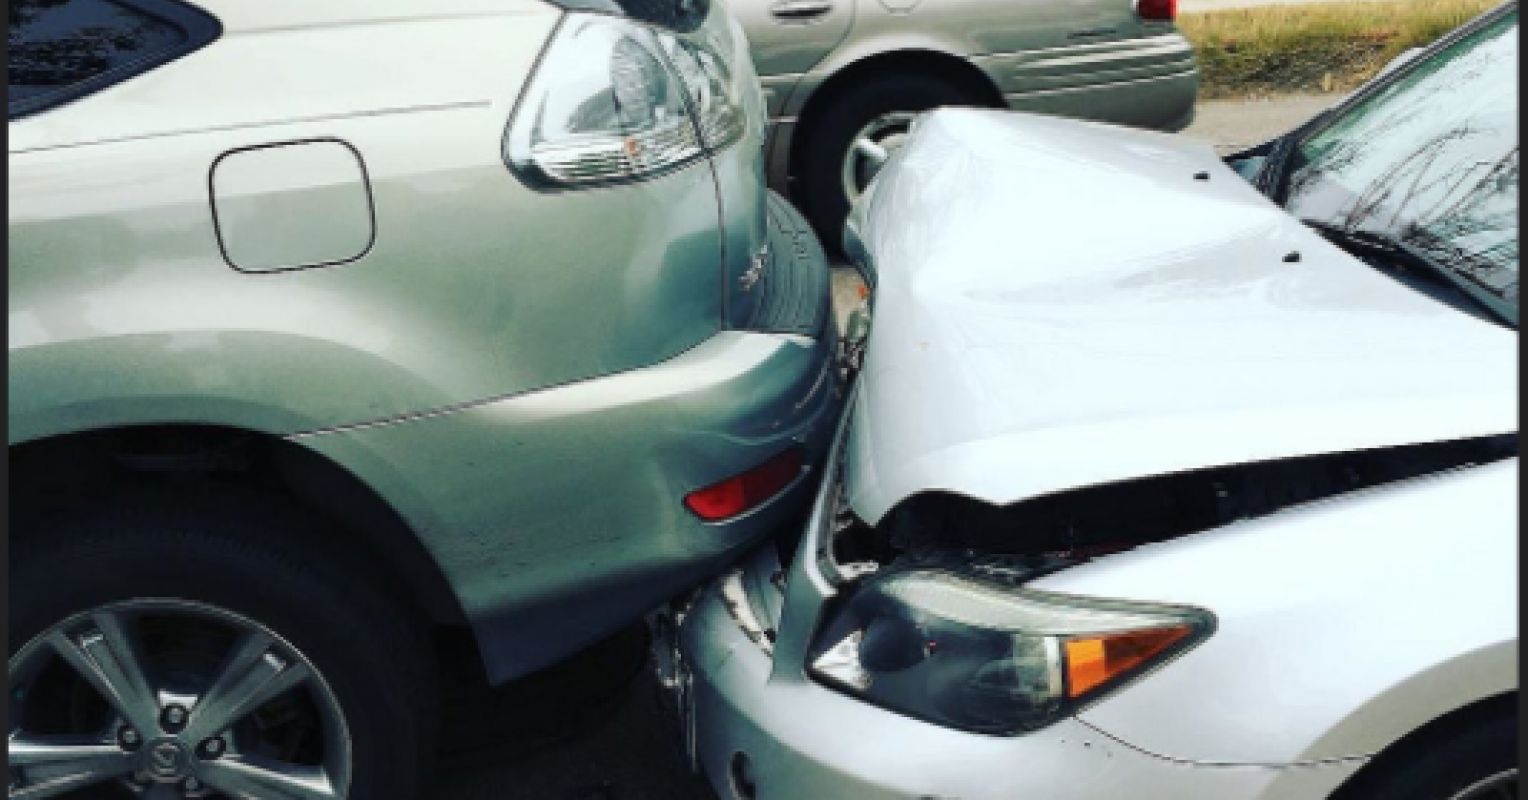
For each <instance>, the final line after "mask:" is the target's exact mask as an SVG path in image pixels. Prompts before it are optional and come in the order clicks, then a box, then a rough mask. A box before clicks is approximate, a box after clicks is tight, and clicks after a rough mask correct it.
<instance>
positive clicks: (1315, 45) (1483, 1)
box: [1178, 0, 1501, 98]
mask: <svg viewBox="0 0 1528 800" xmlns="http://www.w3.org/2000/svg"><path fill="white" fill-rule="evenodd" d="M1500 1H1501V0H1380V1H1378V2H1364V1H1360V0H1352V1H1350V2H1340V3H1321V4H1315V5H1282V6H1262V7H1257V8H1245V9H1232V10H1226V11H1210V12H1204V13H1199V14H1183V15H1180V16H1179V18H1178V27H1179V29H1180V30H1182V31H1183V34H1184V35H1185V36H1187V37H1188V38H1189V41H1191V42H1193V43H1194V49H1195V51H1196V55H1197V56H1198V59H1199V69H1200V71H1201V73H1202V75H1203V78H1204V83H1203V85H1202V86H1201V88H1200V97H1204V98H1224V97H1248V96H1258V95H1267V94H1277V93H1284V92H1320V91H1328V92H1330V91H1343V90H1347V89H1351V88H1353V87H1354V86H1357V85H1358V84H1360V83H1363V82H1364V81H1365V80H1368V79H1369V78H1370V77H1371V76H1373V75H1374V73H1375V72H1378V71H1379V69H1380V68H1381V67H1383V66H1384V65H1385V63H1386V62H1388V61H1389V60H1390V59H1392V58H1394V57H1395V56H1396V55H1398V54H1400V53H1401V52H1403V51H1405V50H1406V49H1407V48H1411V47H1418V46H1421V45H1426V44H1428V43H1430V42H1432V41H1433V40H1434V39H1437V38H1438V37H1439V36H1442V35H1443V34H1445V33H1447V32H1449V31H1450V30H1453V29H1454V28H1456V27H1458V26H1459V25H1461V24H1463V23H1464V22H1466V21H1468V20H1469V19H1471V18H1472V17H1474V16H1476V15H1477V14H1480V13H1481V12H1483V11H1485V10H1486V9H1488V8H1491V7H1493V6H1496V5H1498V4H1499V3H1500Z"/></svg>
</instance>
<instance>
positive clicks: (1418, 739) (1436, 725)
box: [1330, 689, 1518, 800]
mask: <svg viewBox="0 0 1528 800" xmlns="http://www.w3.org/2000/svg"><path fill="white" fill-rule="evenodd" d="M1517 706H1518V693H1517V690H1515V689H1514V690H1512V691H1509V692H1501V693H1499V694H1494V695H1490V696H1487V697H1483V698H1481V699H1479V700H1476V701H1475V702H1473V703H1469V704H1467V705H1464V706H1461V707H1459V708H1456V709H1454V710H1452V711H1450V712H1448V713H1446V714H1443V715H1442V716H1439V717H1436V718H1434V719H1432V720H1431V721H1429V722H1427V723H1426V724H1424V725H1422V726H1421V727H1420V728H1417V729H1416V730H1413V731H1411V732H1410V733H1407V734H1406V735H1405V736H1402V737H1401V738H1399V739H1397V740H1395V741H1394V742H1392V743H1391V744H1390V745H1389V746H1387V747H1386V748H1385V749H1384V750H1381V751H1380V752H1379V753H1377V754H1375V756H1374V757H1373V758H1371V759H1370V760H1369V762H1368V763H1367V764H1364V765H1363V767H1362V768H1360V769H1359V770H1358V771H1357V772H1355V773H1353V775H1351V776H1350V777H1349V778H1348V779H1347V780H1346V781H1343V783H1342V785H1340V786H1338V787H1337V790H1336V791H1334V792H1332V794H1331V797H1330V800H1356V799H1357V798H1362V797H1367V796H1369V794H1367V793H1366V790H1367V789H1368V787H1369V785H1370V784H1371V783H1373V782H1375V781H1377V780H1379V779H1380V778H1382V777H1384V776H1385V775H1386V774H1388V773H1389V772H1391V771H1392V770H1395V769H1399V768H1401V767H1404V766H1405V765H1407V764H1410V763H1413V762H1415V761H1416V760H1417V759H1418V758H1420V757H1421V756H1424V755H1426V754H1427V753H1429V752H1431V751H1433V750H1434V749H1436V748H1437V747H1438V746H1439V745H1440V744H1441V743H1443V742H1447V741H1450V740H1451V739H1453V738H1455V737H1457V736H1460V735H1462V734H1463V733H1464V732H1466V731H1469V730H1471V729H1474V728H1477V727H1480V726H1483V725H1488V724H1491V723H1499V722H1504V721H1506V720H1510V719H1512V718H1514V717H1516V716H1517Z"/></svg>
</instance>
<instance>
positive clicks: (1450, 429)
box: [847, 108, 1517, 524]
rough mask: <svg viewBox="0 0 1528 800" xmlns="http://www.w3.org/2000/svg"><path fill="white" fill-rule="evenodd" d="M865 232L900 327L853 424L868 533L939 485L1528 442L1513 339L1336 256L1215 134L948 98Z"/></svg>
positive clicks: (1028, 487)
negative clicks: (1223, 155) (1521, 433)
mask: <svg viewBox="0 0 1528 800" xmlns="http://www.w3.org/2000/svg"><path fill="white" fill-rule="evenodd" d="M1196 175H1197V176H1201V177H1196ZM1018 187H1024V190H1022V191H1020V190H1018ZM997 198H1000V200H999V199H997ZM851 224H852V225H853V226H854V227H855V228H856V230H857V231H858V233H857V235H858V236H859V237H861V239H862V244H861V245H860V246H855V245H852V244H851V246H850V248H849V249H850V251H851V252H855V251H859V250H865V251H868V252H870V253H873V254H874V256H873V258H874V264H873V269H874V272H875V275H876V282H877V285H876V291H875V295H874V298H873V302H874V306H875V307H874V316H875V318H876V319H877V320H882V321H885V320H891V321H892V322H888V323H886V324H877V325H875V326H874V327H873V329H872V331H871V334H870V339H869V344H868V349H867V355H866V361H865V366H864V370H863V372H862V374H861V376H860V380H861V381H862V383H863V390H862V391H861V392H860V393H859V397H858V400H857V402H856V405H855V407H854V408H853V412H852V413H853V414H854V415H855V417H856V419H857V424H856V425H855V426H854V429H853V432H852V433H851V434H850V441H849V467H848V477H847V484H848V493H849V500H850V503H851V505H852V506H853V508H854V510H855V511H856V513H858V514H859V515H860V517H861V518H862V519H864V520H865V521H866V522H869V523H871V524H874V523H876V522H878V521H880V519H881V518H882V517H883V516H884V515H885V514H886V513H887V511H888V510H890V509H891V508H892V507H893V506H895V505H896V504H897V503H898V502H899V501H901V500H903V499H905V498H907V497H909V496H911V495H913V494H916V493H919V492H925V491H930V490H944V491H950V492H957V493H960V494H964V495H968V496H971V497H974V498H976V499H979V500H984V501H987V502H990V503H995V504H1009V503H1014V502H1017V501H1020V500H1023V499H1026V498H1031V497H1035V496H1039V495H1043V494H1049V493H1053V492H1057V491H1062V490H1066V489H1072V488H1077V487H1082V486H1089V485H1096V484H1102V483H1108V482H1112V481H1117V480H1122V479H1127V478H1133V477H1139V476H1146V475H1156V474H1163V473H1169V472H1176V471H1181V470H1189V469H1195V468H1200V467H1210V466H1217V465H1224V464H1235V463H1242V462H1249V461H1261V460H1269V459H1278V458H1285V457H1291V456H1297V455H1310V454H1318V453H1328V452H1342V451H1348V450H1358V449H1365V448H1375V447H1384V446H1388V445H1397V444H1405V443H1416V442H1428V441H1443V440H1450V439H1458V438H1466V437H1472V436H1480V435H1488V434H1496V433H1506V432H1511V431H1515V430H1517V336H1516V335H1515V333H1514V332H1513V331H1510V330H1507V329H1504V328H1501V327H1500V326H1498V325H1495V324H1493V323H1491V322H1488V321H1485V320H1482V319H1477V318H1475V317H1472V316H1469V315H1467V314H1463V313H1460V312H1459V311H1458V310H1457V309H1455V308H1453V307H1450V306H1448V305H1445V304H1442V303H1439V302H1437V301H1436V300H1433V299H1431V298H1429V297H1426V296H1424V295H1422V294H1420V293H1419V292H1417V291H1416V290H1414V289H1411V288H1408V287H1406V286H1403V285H1401V284H1400V283H1397V282H1396V281H1394V280H1393V279H1391V278H1389V277H1387V276H1386V275H1384V274H1383V273H1381V272H1379V271H1376V270H1375V269H1373V268H1371V267H1369V266H1367V265H1365V264H1363V263H1362V262H1360V261H1359V260H1357V259H1356V258H1354V257H1353V256H1351V255H1349V254H1347V253H1346V252H1344V251H1342V250H1340V249H1338V248H1337V247H1335V246H1333V245H1331V244H1329V243H1328V242H1326V241H1325V240H1324V239H1323V238H1321V237H1320V236H1319V235H1317V234H1316V233H1314V232H1312V231H1311V230H1309V229H1308V228H1306V227H1305V226H1304V225H1302V224H1301V223H1300V222H1299V221H1298V220H1295V219H1293V218H1292V217H1290V216H1289V215H1288V214H1287V213H1286V212H1285V211H1284V210H1283V209H1281V208H1279V207H1278V206H1276V205H1274V204H1273V203H1271V202H1269V201H1268V199H1267V198H1265V197H1264V196H1263V195H1261V194H1259V193H1258V192H1257V191H1256V190H1255V189H1253V188H1252V187H1251V186H1250V185H1248V184H1247V183H1246V182H1245V181H1243V180H1242V179H1241V178H1240V177H1239V176H1237V175H1236V174H1235V173H1234V172H1232V171H1231V170H1230V169H1229V168H1228V167H1226V166H1225V165H1224V164H1223V163H1222V162H1221V161H1220V160H1219V159H1218V158H1217V157H1216V155H1215V153H1214V151H1213V150H1212V149H1211V148H1210V147H1208V146H1206V145H1203V144H1200V143H1197V142H1193V141H1188V140H1185V139H1183V138H1180V137H1174V136H1171V135H1167V134H1160V133H1154V132H1148V131H1139V130H1131V129H1125V128H1117V127H1112V126H1107V125H1102V124H1097V123H1085V122H1078V121H1074V120H1064V119H1056V118H1051V117H1043V116H1038V115H1028V114H1011V113H1004V112H997V111H988V110H978V109H962V108H946V109H939V110H936V111H934V112H931V113H930V114H928V115H927V116H925V117H924V118H923V119H922V121H921V123H920V124H919V125H918V126H917V127H916V128H915V129H914V130H913V133H912V135H911V137H910V138H909V140H908V142H907V145H906V146H905V147H904V149H903V150H902V151H901V152H899V153H898V154H896V155H895V156H894V157H893V159H892V161H891V162H889V164H888V166H887V168H886V170H885V171H884V173H883V174H882V175H881V176H880V177H878V178H877V180H876V183H875V184H874V185H873V190H872V192H871V194H870V197H869V198H868V200H865V201H863V202H862V203H860V204H859V206H858V207H857V208H856V210H855V214H854V219H853V220H851ZM1291 259H1297V260H1291ZM1443 408H1446V409H1448V413H1438V409H1443Z"/></svg>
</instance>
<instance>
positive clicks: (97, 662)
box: [7, 599, 351, 799]
mask: <svg viewBox="0 0 1528 800" xmlns="http://www.w3.org/2000/svg"><path fill="white" fill-rule="evenodd" d="M10 674H11V679H10V692H11V717H10V740H9V743H8V746H7V750H8V753H9V756H10V776H9V785H10V796H11V797H13V798H23V797H25V798H33V797H53V796H56V795H60V794H64V793H67V792H72V791H74V790H76V789H79V788H81V787H85V786H96V785H103V784H104V785H116V786H118V787H120V788H122V789H125V790H126V795H127V796H134V795H136V796H141V797H144V798H181V797H195V798H204V797H217V796H221V795H228V796H233V797H245V796H250V797H291V798H304V799H309V798H338V797H344V796H345V794H346V792H347V791H348V789H349V786H350V771H351V752H350V751H351V742H350V734H349V730H348V728H347V726H346V724H345V718H344V715H343V713H342V712H341V710H340V705H339V701H338V699H337V698H336V697H335V695H334V692H333V690H332V689H331V688H330V687H329V685H328V683H327V682H326V681H325V680H324V678H323V676H322V675H321V674H320V673H319V671H318V670H317V669H316V668H315V667H314V666H313V664H312V662H310V661H309V660H308V659H307V657H306V656H304V655H303V654H302V653H301V652H300V651H298V650H297V648H296V647H293V646H292V645H291V644H290V643H289V642H287V641H286V640H284V639H282V638H281V637H279V636H277V635H276V634H275V633H274V632H272V631H270V630H269V629H267V628H266V627H264V626H262V625H260V624H259V623H258V622H255V621H254V620H251V619H249V618H247V617H244V616H242V615H240V614H237V613H234V612H232V611H228V610H226V609H222V608H217V607H215V606H210V605H206V604H202V603H196V602H191V601H187V600H173V599H142V600H130V601H125V602H120V603H111V604H108V605H103V606H99V607H97V608H93V609H90V610H89V611H85V612H82V613H80V614H76V615H74V616H72V617H70V618H68V619H66V620H64V621H63V622H60V623H58V624H57V625H54V626H53V627H51V628H49V629H47V630H45V631H43V632H42V633H41V634H39V635H38V636H36V637H34V638H33V639H32V640H31V641H29V642H27V644H26V645H25V646H23V647H22V648H21V649H20V650H19V651H17V652H16V654H15V655H14V656H12V657H11V659H10Z"/></svg>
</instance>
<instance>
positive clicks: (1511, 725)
mask: <svg viewBox="0 0 1528 800" xmlns="http://www.w3.org/2000/svg"><path fill="white" fill-rule="evenodd" d="M1402 749H1403V750H1404V752H1401V750H1402ZM1371 767H1372V768H1374V769H1372V770H1371V769H1370V768H1371ZM1516 769H1517V719H1516V718H1515V717H1512V716H1505V715H1504V716H1497V717H1494V718H1492V719H1489V720H1485V721H1483V722H1480V723H1478V724H1475V725H1473V726H1472V727H1469V728H1468V729H1465V730H1462V731H1458V732H1456V733H1453V734H1452V735H1451V736H1450V737H1449V738H1447V739H1443V740H1432V741H1429V742H1422V741H1415V742H1407V743H1405V745H1404V746H1403V747H1402V748H1401V749H1398V750H1397V752H1395V753H1393V754H1391V753H1389V752H1388V751H1387V753H1382V754H1380V756H1379V758H1378V759H1376V761H1375V762H1371V764H1370V765H1369V766H1368V767H1365V768H1364V770H1362V771H1361V772H1359V774H1357V775H1355V776H1354V777H1353V779H1352V780H1351V781H1350V782H1349V783H1348V784H1347V785H1345V786H1343V787H1342V789H1341V790H1339V791H1338V793H1337V794H1336V795H1335V797H1340V798H1342V800H1381V799H1383V800H1450V798H1453V797H1456V796H1458V795H1459V794H1460V793H1461V792H1463V791H1464V790H1465V789H1467V788H1469V787H1471V786H1474V785H1476V784H1477V783H1479V782H1481V781H1483V780H1485V779H1487V778H1490V777H1491V776H1495V775H1500V774H1502V773H1505V772H1507V771H1508V770H1513V771H1515V770H1516ZM1513 791H1514V794H1513V795H1512V796H1516V794H1515V791H1516V784H1515V772H1514V786H1513ZM1482 796H1483V797H1502V796H1506V795H1502V794H1496V795H1492V794H1484V795H1482Z"/></svg>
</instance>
